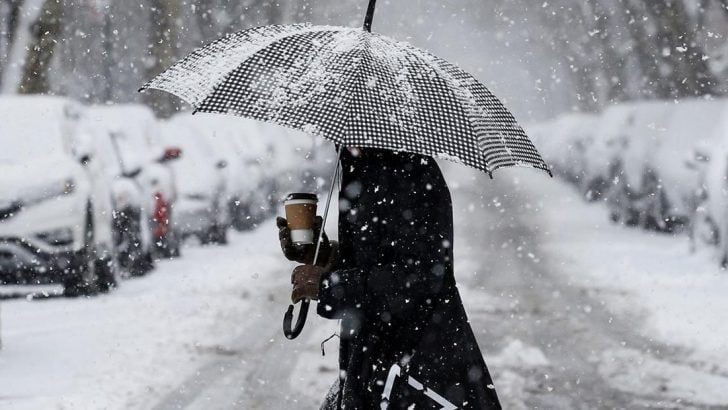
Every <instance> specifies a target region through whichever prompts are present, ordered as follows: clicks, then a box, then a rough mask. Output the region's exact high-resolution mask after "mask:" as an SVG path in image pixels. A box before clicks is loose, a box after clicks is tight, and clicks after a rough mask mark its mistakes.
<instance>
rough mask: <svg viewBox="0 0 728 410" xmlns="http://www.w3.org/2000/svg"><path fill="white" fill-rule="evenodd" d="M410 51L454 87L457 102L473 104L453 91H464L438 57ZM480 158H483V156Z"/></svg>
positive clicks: (416, 50) (419, 50) (490, 172)
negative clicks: (442, 65) (441, 64)
mask: <svg viewBox="0 0 728 410" xmlns="http://www.w3.org/2000/svg"><path fill="white" fill-rule="evenodd" d="M408 49H409V50H411V51H413V55H415V56H416V57H418V58H419V59H420V60H421V61H422V62H423V63H424V64H425V65H427V66H428V67H432V69H433V70H435V71H437V73H438V74H440V78H442V79H443V80H444V81H445V82H446V83H447V84H448V85H449V86H450V87H452V89H451V88H449V87H448V90H449V91H451V93H452V95H453V96H454V98H455V99H456V100H457V101H460V102H461V103H463V106H466V105H468V104H472V103H471V102H469V101H463V98H462V97H461V96H460V95H458V93H456V92H455V91H454V90H453V89H458V90H460V91H462V90H463V87H462V86H460V85H459V84H458V83H457V82H456V81H455V80H454V79H453V78H452V76H451V75H450V73H448V72H447V71H446V70H444V69H443V68H442V67H440V64H439V61H438V59H437V57H435V56H433V55H430V54H428V53H426V52H424V51H423V50H421V49H419V48H417V47H413V46H409V45H408ZM466 91H469V90H466ZM463 114H464V117H465V118H466V119H467V121H468V123H469V124H470V126H471V129H474V128H475V126H474V124H473V120H472V119H471V118H470V115H468V113H467V111H465V109H464V108H463ZM472 136H473V138H474V139H476V140H477V135H476V134H475V132H473V133H472ZM480 157H481V158H482V155H481V156H480ZM482 159H483V163H484V164H485V168H486V169H485V172H487V173H488V175H489V176H490V177H491V178H492V177H493V176H492V173H493V170H492V169H490V164H488V162H487V161H486V160H485V158H482Z"/></svg>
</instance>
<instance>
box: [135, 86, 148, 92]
mask: <svg viewBox="0 0 728 410" xmlns="http://www.w3.org/2000/svg"><path fill="white" fill-rule="evenodd" d="M146 89H147V87H139V89H138V90H137V92H138V93H142V92H144V90H146Z"/></svg>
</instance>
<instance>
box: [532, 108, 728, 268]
mask: <svg viewBox="0 0 728 410" xmlns="http://www.w3.org/2000/svg"><path fill="white" fill-rule="evenodd" d="M726 114H728V100H726V99H718V100H691V99H687V100H679V101H654V102H637V103H627V104H619V105H614V106H612V107H609V108H608V109H606V110H605V111H604V112H603V113H601V114H599V115H594V114H582V113H570V114H565V115H562V116H560V117H558V118H556V119H554V120H551V121H548V122H545V123H540V124H536V125H534V126H532V127H529V129H528V130H529V134H530V135H531V137H532V138H533V139H534V141H535V143H536V145H537V146H538V147H539V149H540V150H541V152H542V153H543V155H544V157H545V159H546V162H547V163H549V164H552V166H553V171H554V173H555V174H556V175H559V176H560V177H562V178H563V179H565V180H567V181H569V182H571V183H572V184H574V185H575V186H576V187H577V189H579V191H580V192H581V193H582V194H583V195H584V197H585V198H586V199H587V200H601V201H604V202H605V203H606V204H607V205H608V207H609V210H610V217H611V219H612V220H613V221H615V222H620V223H623V224H626V225H629V226H639V227H641V228H645V229H654V230H658V231H664V232H686V233H687V234H688V235H689V237H690V238H691V240H692V246H691V248H695V245H697V244H700V243H703V244H709V245H719V249H720V252H719V254H718V259H719V261H720V262H721V263H722V264H723V265H725V264H726V263H728V207H727V206H728V182H726V178H727V177H728V116H727V115H726Z"/></svg>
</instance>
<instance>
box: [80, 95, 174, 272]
mask: <svg viewBox="0 0 728 410" xmlns="http://www.w3.org/2000/svg"><path fill="white" fill-rule="evenodd" d="M87 117H88V123H89V127H90V128H93V129H95V130H96V132H95V134H97V135H98V136H99V138H101V139H110V140H111V143H112V147H113V156H114V160H115V162H116V163H117V164H118V166H117V170H118V173H117V175H116V176H115V177H114V183H113V185H114V187H115V190H114V193H115V195H114V199H115V205H116V208H115V210H116V216H117V218H116V222H117V223H116V225H117V227H118V228H119V229H121V230H122V232H123V233H122V234H119V235H117V244H118V246H119V247H120V248H122V249H120V252H121V255H122V256H124V255H131V256H130V257H128V258H127V259H131V260H133V261H134V262H133V263H131V262H130V263H129V264H127V265H128V267H129V268H130V270H131V271H132V273H143V272H145V271H146V270H148V269H149V268H150V267H151V263H152V262H151V259H152V255H153V254H155V253H156V254H157V255H158V256H161V257H173V256H178V255H179V253H180V251H179V240H178V238H177V233H176V232H175V231H174V229H172V225H173V223H174V215H173V212H172V209H173V207H174V202H175V200H176V199H177V189H176V186H175V180H174V175H173V170H172V168H171V166H170V164H169V162H170V161H171V160H174V159H176V158H177V157H179V155H180V150H179V149H178V148H177V147H165V146H163V145H161V144H159V138H156V136H157V134H158V133H159V128H158V126H157V120H156V118H155V117H154V114H153V113H152V112H151V110H150V109H149V108H147V107H144V106H141V105H134V104H122V105H115V106H106V107H92V108H90V109H89V110H88V114H87ZM131 232H138V233H133V234H132V233H131ZM130 235H131V236H130ZM127 236H129V237H128V238H127ZM135 243H136V244H139V246H132V245H133V244H135ZM140 257H141V258H142V259H141V261H140V260H139V258H140ZM122 259H124V258H122Z"/></svg>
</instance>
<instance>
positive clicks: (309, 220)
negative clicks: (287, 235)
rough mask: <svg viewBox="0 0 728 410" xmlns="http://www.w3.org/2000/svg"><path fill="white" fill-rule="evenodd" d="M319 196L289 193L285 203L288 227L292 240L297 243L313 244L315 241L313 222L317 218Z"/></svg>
mask: <svg viewBox="0 0 728 410" xmlns="http://www.w3.org/2000/svg"><path fill="white" fill-rule="evenodd" d="M317 204H318V196H316V194H309V193H293V194H289V195H288V196H287V197H286V199H285V201H284V202H283V205H284V206H285V208H286V219H287V220H288V229H290V231H291V241H293V243H294V244H296V245H311V244H313V243H314V237H313V224H314V222H315V220H316V205H317Z"/></svg>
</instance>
